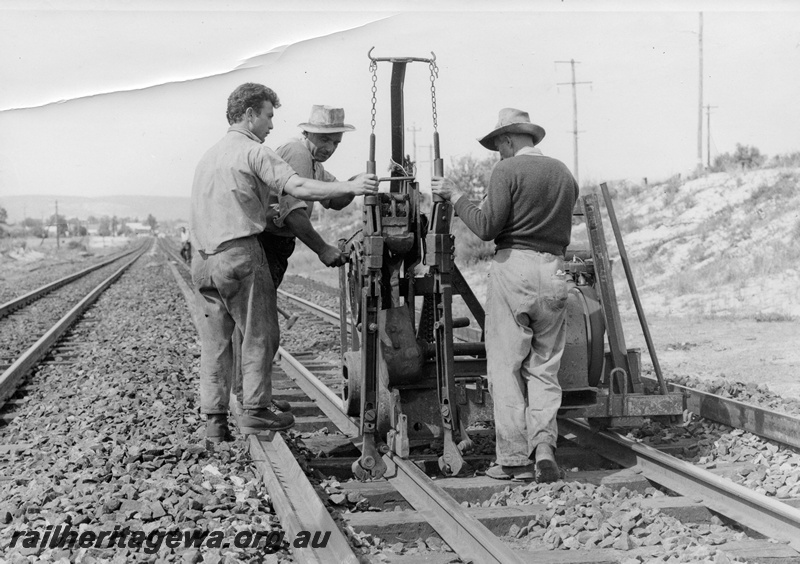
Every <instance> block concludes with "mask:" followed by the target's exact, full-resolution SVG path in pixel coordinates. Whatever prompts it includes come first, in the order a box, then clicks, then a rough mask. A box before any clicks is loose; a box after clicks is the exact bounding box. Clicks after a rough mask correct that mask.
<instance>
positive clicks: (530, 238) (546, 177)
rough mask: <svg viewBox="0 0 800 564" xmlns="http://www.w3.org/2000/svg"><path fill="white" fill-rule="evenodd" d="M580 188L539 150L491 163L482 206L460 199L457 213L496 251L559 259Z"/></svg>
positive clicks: (562, 168)
mask: <svg viewBox="0 0 800 564" xmlns="http://www.w3.org/2000/svg"><path fill="white" fill-rule="evenodd" d="M577 198H578V184H577V183H576V182H575V179H574V178H573V176H572V173H570V171H569V169H568V168H567V167H566V166H565V165H564V163H562V162H561V161H558V160H556V159H553V158H550V157H545V156H543V155H542V154H541V152H540V151H538V149H535V150H531V151H528V150H522V151H519V152H517V154H516V155H514V156H513V157H511V158H508V159H504V160H502V161H500V162H499V163H497V165H495V168H494V170H493V171H492V176H491V179H490V180H489V187H488V189H487V194H486V199H485V200H484V202H483V205H482V206H481V207H478V206H476V205H475V204H473V203H472V202H470V201H469V200H468V199H467V198H463V197H462V198H459V199H458V200H457V201H456V203H455V210H456V212H457V213H458V216H459V217H460V218H461V220H462V221H463V222H464V223H465V224H466V225H467V227H469V229H470V230H471V231H472V232H473V233H475V234H476V235H477V236H478V237H480V238H481V239H482V240H484V241H490V240H492V239H494V242H495V245H496V250H500V249H508V248H512V249H530V250H534V251H540V252H546V253H551V254H554V255H563V254H564V252H565V250H566V248H567V245H569V241H570V235H571V231H572V208H573V207H574V206H575V200H576V199H577Z"/></svg>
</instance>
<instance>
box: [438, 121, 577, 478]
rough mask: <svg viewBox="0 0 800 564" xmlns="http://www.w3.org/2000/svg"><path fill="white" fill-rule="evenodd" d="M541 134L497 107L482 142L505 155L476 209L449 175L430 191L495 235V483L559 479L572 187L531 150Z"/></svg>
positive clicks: (491, 336)
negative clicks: (496, 116) (566, 255)
mask: <svg viewBox="0 0 800 564" xmlns="http://www.w3.org/2000/svg"><path fill="white" fill-rule="evenodd" d="M544 135H545V131H544V129H543V128H541V127H540V126H538V125H536V124H533V123H531V121H530V118H529V117H528V114H527V112H523V111H520V110H515V109H512V108H505V109H503V110H500V115H499V120H498V122H497V125H496V126H495V129H494V130H493V131H491V132H490V133H489V134H488V135H486V136H484V137H483V138H482V139H479V142H480V144H481V145H483V146H484V147H486V148H487V149H489V150H491V151H499V152H500V157H501V159H502V160H501V161H500V162H499V163H498V164H497V165H496V166H495V168H494V170H493V171H492V175H491V179H490V181H489V187H488V189H487V191H486V199H485V200H484V203H483V205H482V207H480V208H479V207H478V206H476V205H475V204H473V203H472V202H470V201H469V200H468V199H467V198H466V197H465V194H464V193H463V192H462V191H461V190H459V189H458V188H457V187H456V186H455V185H454V183H453V182H452V181H450V180H448V179H446V178H441V177H436V178H434V179H433V182H432V187H433V193H434V194H438V195H439V196H441V197H443V198H445V199H447V200H450V201H451V202H452V203H453V206H454V208H455V210H456V212H457V213H458V216H459V217H460V218H461V219H462V220H463V221H464V223H465V224H466V225H467V227H469V229H470V230H471V231H472V232H473V233H475V234H476V235H477V236H478V237H479V238H481V239H482V240H484V241H489V240H494V242H495V244H496V250H495V256H494V259H493V261H492V266H491V270H490V273H489V287H488V289H487V300H486V364H487V371H488V379H489V386H490V391H491V394H492V400H493V402H494V418H495V433H496V440H497V464H496V465H495V466H492V467H491V468H489V470H488V471H487V472H486V475H487V476H490V477H492V478H495V479H499V480H509V479H515V480H520V481H525V480H532V479H535V480H536V481H538V482H554V481H556V480H558V479H559V478H560V472H559V469H558V465H557V464H556V461H555V448H556V439H557V438H558V434H557V425H556V415H557V413H558V408H559V407H560V405H561V386H560V385H559V383H558V369H559V366H560V364H561V357H562V355H563V352H564V345H565V341H566V329H565V313H566V302H567V285H566V279H565V271H564V253H565V251H566V248H567V245H569V241H570V236H571V231H572V208H573V206H574V205H575V200H576V199H577V198H578V185H577V183H576V182H575V179H574V178H573V176H572V174H571V173H570V171H569V169H567V167H566V166H565V165H564V164H563V163H561V162H560V161H558V160H556V159H553V158H550V157H546V156H544V155H543V154H542V152H541V151H540V150H539V149H538V148H536V145H537V144H538V143H539V142H540V141H541V140H542V138H543V137H544Z"/></svg>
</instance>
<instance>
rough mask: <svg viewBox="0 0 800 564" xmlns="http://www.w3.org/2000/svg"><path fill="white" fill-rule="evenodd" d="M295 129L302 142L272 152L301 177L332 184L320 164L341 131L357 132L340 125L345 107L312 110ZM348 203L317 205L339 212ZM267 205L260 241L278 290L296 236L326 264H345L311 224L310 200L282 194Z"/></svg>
mask: <svg viewBox="0 0 800 564" xmlns="http://www.w3.org/2000/svg"><path fill="white" fill-rule="evenodd" d="M298 127H299V128H300V129H301V130H302V132H303V137H302V139H292V140H290V141H289V142H287V143H285V144H283V145H281V146H280V147H278V149H277V150H276V151H275V152H276V153H278V156H280V157H281V158H282V159H283V160H285V161H286V162H287V163H289V165H290V166H291V167H292V168H293V169H294V171H295V172H296V173H297V174H298V175H300V176H301V177H303V178H312V179H316V180H320V181H322V182H336V177H334V176H333V175H332V174H331V173H329V172H328V171H326V170H325V168H324V167H323V166H322V163H324V162H326V161H327V160H328V159H329V158H331V156H332V155H333V153H334V152H336V149H337V148H338V147H339V143H341V142H342V136H343V135H344V133H345V132H347V131H355V127H353V126H352V125H348V124H346V123H344V109H342V108H334V107H331V106H317V105H315V106H312V107H311V117H310V118H309V120H308V121H307V122H306V123H301V124H300V125H298ZM352 201H353V196H340V197H338V198H326V199H324V200H320V204H322V206H323V207H324V208H326V209H334V210H340V209H342V208H344V207H345V206H347V205H348V204H350V202H352ZM269 207H270V210H269V211H268V212H267V217H268V221H267V228H266V229H265V230H264V232H263V233H261V235H259V236H258V240H259V241H260V242H261V245H262V246H263V247H264V252H265V253H266V255H267V261H268V262H269V269H270V272H271V273H272V281H273V282H274V283H275V289H276V290H277V289H278V286H280V285H281V282H282V281H283V276H284V274H286V269H287V268H288V266H289V257H291V256H292V253H293V252H294V248H295V242H296V239H295V238H298V239H300V240H301V241H302V242H303V243H305V244H306V246H307V247H308V248H309V249H311V250H312V251H314V252H315V253H317V256H318V257H319V260H320V261H322V263H323V264H324V265H325V266H329V267H334V266H341V265H342V264H344V262H345V259H344V256H343V255H342V252H341V251H340V250H339V248H338V247H336V246H335V245H329V244H328V243H326V242H325V240H324V239H323V238H322V237H321V236H320V234H319V233H317V230H316V229H314V226H313V225H312V224H311V213H312V211H313V209H314V203H313V202H305V201H303V200H301V199H298V198H295V197H294V196H291V195H289V194H285V193H284V194H282V195H281V196H277V195H275V194H270V197H269Z"/></svg>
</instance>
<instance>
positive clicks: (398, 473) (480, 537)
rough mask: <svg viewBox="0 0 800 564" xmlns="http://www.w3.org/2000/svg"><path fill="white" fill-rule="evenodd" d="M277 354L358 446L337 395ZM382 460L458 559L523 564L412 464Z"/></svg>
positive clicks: (354, 427) (391, 477)
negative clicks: (342, 420)
mask: <svg viewBox="0 0 800 564" xmlns="http://www.w3.org/2000/svg"><path fill="white" fill-rule="evenodd" d="M279 352H280V358H281V361H282V362H281V366H282V368H283V370H284V372H286V374H287V375H288V376H289V377H290V378H291V379H292V380H294V381H295V382H296V383H297V384H298V386H300V388H301V389H302V390H303V391H304V392H306V393H307V394H308V392H307V391H306V390H307V389H310V388H311V387H313V388H315V389H316V391H313V392H312V393H311V394H309V395H310V396H312V398H313V399H314V400H315V402H316V404H317V407H319V408H320V410H322V412H323V413H324V414H325V415H326V416H327V417H328V418H329V419H330V420H331V421H332V422H334V424H336V425H337V427H339V430H340V431H342V432H343V433H344V434H346V435H347V436H348V437H350V440H351V441H352V442H353V443H355V444H356V445H358V442H359V438H358V436H357V435H358V429H359V428H358V425H356V423H355V422H354V421H353V420H351V419H350V418H349V417H347V415H346V414H345V413H344V411H343V409H344V408H343V406H342V401H341V400H340V399H339V398H338V396H336V395H335V394H334V393H333V392H331V391H330V389H328V388H327V386H325V385H324V384H323V383H322V382H320V381H319V379H317V378H316V377H315V376H314V375H313V374H312V373H311V372H310V371H309V370H308V369H306V368H305V367H304V366H303V365H302V364H301V363H300V362H298V361H297V360H296V359H294V358H293V357H292V356H291V355H290V354H289V353H287V352H286V351H285V350H283V349H279ZM342 416H344V417H346V418H347V420H348V422H347V423H345V424H344V425H343V426H339V425H338V424H337V423H336V422H337V421H339V420H341V418H342ZM383 460H384V462H385V463H386V466H387V468H388V471H387V473H386V475H384V478H386V479H387V480H388V481H389V483H390V484H392V486H393V487H394V488H395V489H396V490H397V491H398V492H399V493H400V495H402V496H403V497H404V498H405V499H406V501H408V502H409V503H410V504H411V505H412V506H413V507H414V509H416V510H417V511H419V512H420V513H422V514H423V515H424V516H425V519H426V520H427V521H428V523H430V525H431V526H432V527H433V528H434V529H435V530H436V532H437V533H439V536H440V537H442V539H443V540H444V541H445V542H446V543H447V544H448V545H450V548H452V549H453V550H454V551H455V552H456V554H458V555H459V557H461V558H462V559H464V560H466V561H474V562H480V563H481V564H490V563H493V562H496V563H498V564H514V563H521V562H523V560H522V558H521V557H520V556H519V555H518V554H517V553H515V552H514V551H513V550H511V548H510V547H509V546H508V545H507V544H506V543H504V542H503V541H502V540H501V539H499V538H498V537H497V536H495V535H494V534H493V533H492V532H491V531H490V530H489V529H487V528H486V527H485V526H484V525H483V524H482V523H481V522H480V521H478V520H477V519H476V518H475V517H473V516H472V515H470V514H469V513H467V512H466V511H465V509H464V507H462V506H461V505H460V504H459V503H458V502H456V501H455V500H454V499H453V498H452V497H451V496H450V495H448V494H447V493H446V492H445V491H444V490H443V489H442V488H440V487H439V486H437V485H436V484H435V483H434V482H433V480H431V479H430V478H429V477H428V476H427V475H426V474H425V473H424V472H423V471H422V470H420V469H419V468H417V466H416V465H415V464H414V463H413V462H412V461H410V460H406V459H402V458H398V457H395V456H393V455H391V454H386V455H384V456H383Z"/></svg>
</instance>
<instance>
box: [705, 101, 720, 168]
mask: <svg viewBox="0 0 800 564" xmlns="http://www.w3.org/2000/svg"><path fill="white" fill-rule="evenodd" d="M716 107H717V106H708V105H707V106H706V158H707V159H708V160H707V163H708V168H709V169H710V168H711V110H712V108H716Z"/></svg>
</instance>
